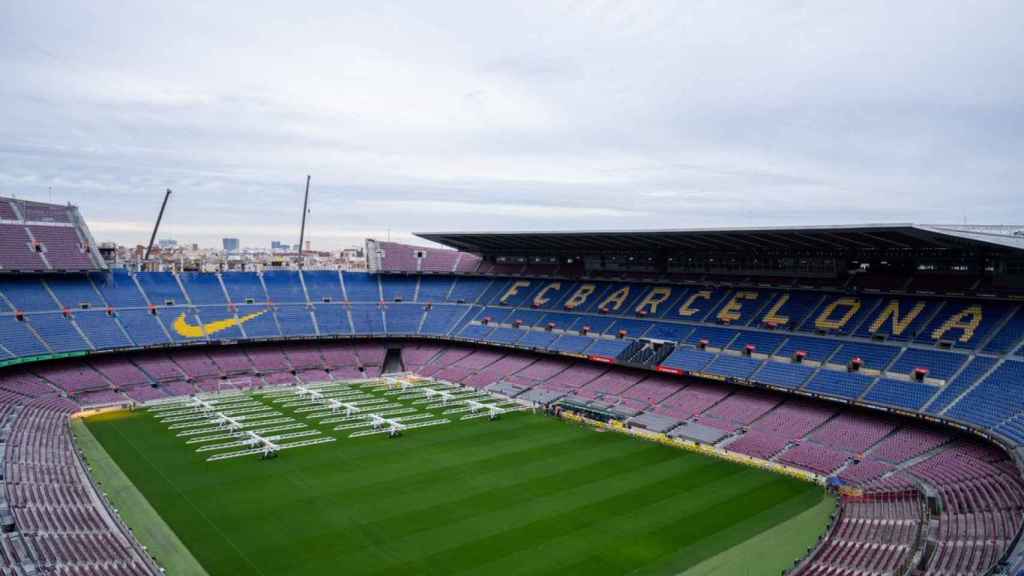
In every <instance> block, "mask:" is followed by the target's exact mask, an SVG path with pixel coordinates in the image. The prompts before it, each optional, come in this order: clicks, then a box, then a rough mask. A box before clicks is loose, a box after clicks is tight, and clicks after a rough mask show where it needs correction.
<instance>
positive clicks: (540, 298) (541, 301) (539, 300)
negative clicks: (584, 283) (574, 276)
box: [533, 282, 562, 306]
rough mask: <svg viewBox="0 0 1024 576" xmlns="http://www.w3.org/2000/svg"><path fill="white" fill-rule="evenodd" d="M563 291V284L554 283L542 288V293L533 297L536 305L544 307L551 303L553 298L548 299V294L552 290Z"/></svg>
mask: <svg viewBox="0 0 1024 576" xmlns="http://www.w3.org/2000/svg"><path fill="white" fill-rule="evenodd" d="M561 289H562V283H561V282H552V283H551V284H548V285H547V286H545V287H543V288H541V289H540V292H537V295H536V296H534V297H533V303H534V305H536V306H543V305H545V304H547V303H548V302H550V301H551V298H548V297H547V293H548V292H550V291H552V290H555V291H558V290H561Z"/></svg>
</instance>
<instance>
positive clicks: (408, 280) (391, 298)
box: [380, 274, 419, 302]
mask: <svg viewBox="0 0 1024 576" xmlns="http://www.w3.org/2000/svg"><path fill="white" fill-rule="evenodd" d="M418 284H419V282H418V281H417V277H416V276H399V275H394V274H382V275H381V276H380V288H381V292H382V293H383V295H384V301H385V302H395V301H398V300H401V301H402V302H413V301H414V300H416V287H417V285H418Z"/></svg>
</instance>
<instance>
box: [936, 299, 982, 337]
mask: <svg viewBox="0 0 1024 576" xmlns="http://www.w3.org/2000/svg"><path fill="white" fill-rule="evenodd" d="M983 318H984V314H983V313H982V311H981V306H978V305H977V304H975V305H974V306H968V307H967V308H964V309H963V310H961V311H959V312H957V313H956V314H954V315H952V316H951V317H950V318H949V320H946V321H945V322H943V323H942V326H939V327H938V328H936V329H935V330H934V331H933V332H932V340H942V337H943V336H945V334H946V332H949V331H950V330H957V329H960V330H963V332H962V333H961V334H960V338H959V340H960V341H961V342H970V340H971V338H974V331H975V330H977V329H978V326H980V325H981V320H982V319H983Z"/></svg>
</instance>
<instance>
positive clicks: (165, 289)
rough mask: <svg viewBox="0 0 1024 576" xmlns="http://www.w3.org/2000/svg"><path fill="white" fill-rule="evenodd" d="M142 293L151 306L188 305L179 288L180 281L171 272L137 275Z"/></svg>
mask: <svg viewBox="0 0 1024 576" xmlns="http://www.w3.org/2000/svg"><path fill="white" fill-rule="evenodd" d="M135 279H136V280H137V281H138V283H139V286H141V287H142V291H143V292H145V293H146V297H147V298H148V299H149V303H150V304H155V305H157V306H183V305H185V304H187V303H188V301H187V300H186V299H185V294H184V293H182V291H181V288H180V287H178V281H177V279H175V277H174V275H173V274H171V273H170V272H146V273H144V274H136V276H135Z"/></svg>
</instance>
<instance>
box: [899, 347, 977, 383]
mask: <svg viewBox="0 0 1024 576" xmlns="http://www.w3.org/2000/svg"><path fill="white" fill-rule="evenodd" d="M966 361H967V355H966V354H957V353H955V352H944V351H942V350H920V349H918V348H908V349H907V350H906V351H905V352H903V354H902V355H901V356H900V357H899V359H897V360H896V362H893V364H892V366H890V367H889V372H895V373H897V374H913V372H914V369H916V368H927V369H928V376H930V377H932V378H938V379H939V380H948V379H949V378H951V377H952V376H953V374H956V371H957V370H959V369H960V367H961V366H963V364H964V362H966Z"/></svg>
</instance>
